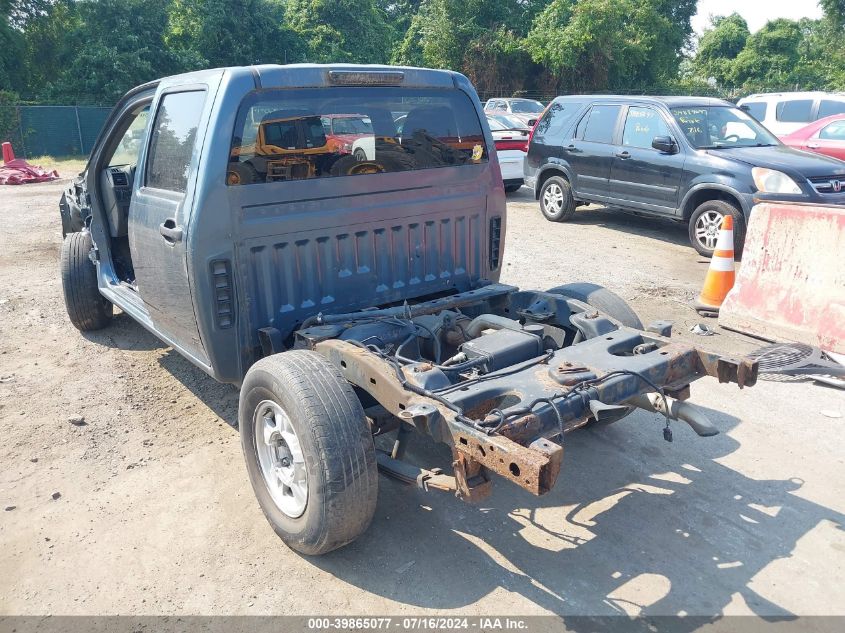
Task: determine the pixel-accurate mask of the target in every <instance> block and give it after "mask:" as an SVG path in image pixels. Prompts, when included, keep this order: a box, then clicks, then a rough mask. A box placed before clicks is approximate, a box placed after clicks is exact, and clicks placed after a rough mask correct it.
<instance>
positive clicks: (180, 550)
mask: <svg viewBox="0 0 845 633" xmlns="http://www.w3.org/2000/svg"><path fill="white" fill-rule="evenodd" d="M63 185H64V183H63V182H59V183H49V184H41V185H30V186H25V187H19V188H16V187H4V188H0V432H2V434H3V437H4V438H5V439H4V441H3V443H2V446H0V506H2V507H0V614H54V615H56V614H224V613H225V614H332V615H335V614H391V615H405V614H421V613H438V614H457V613H462V614H467V615H490V614H520V615H528V614H542V613H554V614H559V615H562V616H564V617H565V616H569V615H576V614H578V615H585V614H589V615H592V614H619V613H628V614H648V615H657V614H679V613H681V614H684V613H685V614H690V615H705V616H713V617H714V618H716V617H718V616H719V615H720V614H751V613H753V614H760V615H789V614H839V615H843V614H845V583H843V582H842V579H843V578H845V533H843V529H842V528H843V519H845V467H843V450H842V447H843V445H845V417H843V416H845V395H843V392H841V391H835V390H834V389H832V388H828V387H822V386H818V385H815V384H813V383H811V382H797V383H796V382H790V383H785V382H761V383H759V384H758V386H756V387H754V388H753V389H747V390H743V391H739V390H738V389H737V388H736V386H735V385H719V384H717V383H716V382H715V381H713V380H710V379H706V380H702V381H699V382H698V383H696V384H695V385H693V398H692V401H693V402H696V403H698V404H700V405H702V406H704V407H707V408H708V409H710V410H711V414H712V417H713V419H714V421H715V422H716V424H717V425H718V426H719V427H720V428H721V429H722V431H723V432H722V434H720V435H719V436H717V437H714V438H698V437H697V436H695V435H694V434H693V433H692V431H691V430H690V429H688V428H686V427H681V426H680V425H675V441H674V443H672V444H669V443H666V442H664V441H663V439H662V434H661V420H660V419H659V418H658V417H657V416H654V415H649V414H645V413H635V414H634V415H631V416H629V417H628V418H626V419H625V420H623V421H622V422H620V423H618V424H615V425H612V426H609V427H605V428H601V429H595V430H587V431H581V432H577V433H575V434H573V435H571V436H568V437H567V442H566V451H565V458H564V466H563V471H562V473H561V477H560V479H559V481H558V486H557V487H556V489H555V490H554V491H552V492H551V493H550V494H548V495H546V496H544V497H540V498H535V497H532V496H531V495H529V494H528V493H526V492H523V491H522V490H521V489H518V488H516V487H514V486H512V485H511V484H509V483H507V482H504V481H497V482H496V484H495V486H494V493H493V495H492V497H491V498H490V499H489V500H488V501H487V502H485V503H484V504H483V505H481V506H480V507H474V506H468V505H465V504H462V503H461V502H459V501H457V500H456V499H454V498H452V497H450V496H448V495H445V494H442V493H423V492H421V491H418V490H416V489H412V488H408V487H404V486H402V485H401V484H399V483H397V482H394V481H391V480H387V479H385V478H383V477H382V478H381V479H380V482H379V486H380V489H379V505H378V509H377V512H376V516H375V518H374V520H373V523H372V526H371V527H370V529H369V531H368V532H367V533H366V534H365V535H364V536H363V537H362V538H361V539H360V540H358V541H357V542H356V543H354V544H352V545H350V546H348V547H346V548H344V549H342V550H340V551H337V552H334V553H332V554H330V555H327V556H324V557H321V558H306V557H302V556H299V555H297V554H296V553H294V552H292V551H291V550H289V549H287V548H286V547H285V546H284V545H283V544H282V543H281V541H279V540H278V539H277V538H276V536H275V535H274V533H273V532H272V530H271V529H270V527H269V526H268V524H267V522H266V521H265V520H264V517H263V516H262V514H261V512H260V510H259V508H258V504H257V502H256V501H255V499H254V497H253V493H252V490H251V489H250V486H249V483H248V480H247V476H246V472H245V469H244V466H243V463H242V457H241V451H240V445H239V441H238V434H237V430H236V428H235V425H236V410H237V397H238V394H237V392H236V390H235V389H233V388H232V387H228V386H222V385H219V384H217V383H215V382H214V381H213V380H212V379H210V378H209V377H207V376H206V375H205V374H203V373H202V372H200V371H199V370H197V369H195V368H194V367H193V366H191V365H189V364H188V363H187V362H186V361H184V360H182V358H181V357H179V356H178V355H177V354H175V353H174V352H172V351H171V350H170V349H168V348H167V347H165V346H163V345H162V344H160V343H159V342H158V341H157V340H155V339H154V338H153V337H152V336H150V335H149V334H147V333H146V332H145V331H144V330H143V329H142V328H141V327H140V326H138V325H136V324H135V323H134V322H132V321H131V320H129V319H128V318H126V317H125V316H123V315H120V316H117V317H116V318H115V320H114V323H113V325H112V326H111V327H110V328H108V329H106V330H104V331H102V332H97V333H93V334H88V335H84V336H83V335H80V334H79V333H78V332H77V331H76V330H74V329H73V327H72V326H71V325H70V323H69V322H68V320H67V318H66V315H65V311H64V306H63V302H62V298H61V288H60V283H59V275H58V255H59V247H60V243H61V229H60V223H59V219H58V212H57V208H56V204H57V201H58V198H59V195H60V192H61V190H62V188H63ZM505 260H506V267H505V273H504V275H503V279H502V280H503V281H504V282H508V283H514V284H519V285H523V286H530V287H539V288H547V287H551V286H553V285H557V284H560V283H565V282H567V281H576V280H590V281H595V282H598V283H601V284H604V285H606V286H608V287H610V288H611V289H613V290H615V291H617V292H618V293H619V294H621V295H622V296H623V297H625V298H626V299H628V300H629V301H630V302H631V303H632V305H633V306H634V307H635V308H636V309H637V310H638V311H639V312H640V313H641V315H642V317H643V321H645V322H648V321H649V320H652V319H656V318H668V319H671V320H674V321H675V324H676V332H677V335H678V336H679V337H681V338H684V339H688V340H689V339H695V340H696V342H697V343H699V344H702V345H712V346H714V347H715V348H717V349H719V350H722V351H733V352H737V353H739V352H744V351H748V350H750V349H752V348H753V347H754V345H753V343H751V342H749V341H747V340H745V339H742V338H741V337H738V336H736V335H728V334H726V333H720V334H718V335H716V336H712V337H709V338H703V337H696V336H694V335H692V334H691V333H689V328H690V327H691V326H692V325H694V324H695V323H697V322H699V321H700V320H701V319H700V318H699V317H697V316H696V314H695V313H694V312H693V311H692V310H691V309H690V308H689V307H688V301H689V300H690V299H692V298H694V296H695V295H696V293H697V292H698V290H699V289H700V284H701V281H702V279H703V276H704V272H705V270H706V266H707V264H706V261H704V260H702V259H701V258H700V257H698V256H697V255H696V253H695V252H694V251H693V250H692V249H691V248H690V247H689V246H688V245H687V242H686V233H685V229H684V227H681V226H677V225H673V224H669V223H666V222H660V221H654V220H645V219H639V218H633V217H629V216H626V215H622V214H620V213H618V212H613V211H609V210H606V209H592V210H584V211H581V212H579V214H578V215H577V216H576V219H575V220H574V221H572V222H570V223H567V224H550V223H548V222H546V221H545V220H543V219H542V218H541V217H540V215H539V212H538V211H537V209H536V205H535V203H534V201H533V199H532V197H531V195H530V192H528V191H527V190H525V189H523V190H522V191H521V192H519V193H517V194H515V195H514V196H512V198H511V204H510V215H509V224H508V235H507V241H506V257H505ZM708 324H709V325H710V326H711V327H716V325H715V323H714V322H712V321H710V322H709V323H708ZM76 415H78V416H84V425H80V426H77V425H75V424H72V423H71V422H69V419H70V418H71V417H72V416H76ZM410 457H411V458H412V459H414V460H415V461H417V462H418V463H421V464H432V462H433V463H435V464H445V463H447V462H448V454H447V453H446V452H445V451H444V450H443V449H442V448H441V447H437V446H434V445H432V444H430V443H429V442H427V441H425V440H422V439H421V440H420V441H418V442H417V443H416V445H415V446H414V447H413V448H412V449H411V451H410ZM2 508H5V510H3V509H2ZM573 626H574V627H575V628H577V627H578V626H579V625H578V624H577V623H575V624H574V625H573Z"/></svg>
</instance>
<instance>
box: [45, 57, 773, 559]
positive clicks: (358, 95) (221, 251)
mask: <svg viewBox="0 0 845 633" xmlns="http://www.w3.org/2000/svg"><path fill="white" fill-rule="evenodd" d="M302 95H305V96H307V99H306V98H305V97H303V96H302ZM262 100H265V101H268V102H269V103H270V106H268V107H272V108H280V107H284V106H285V104H286V103H287V101H288V100H293V101H295V102H296V103H297V104H298V105H297V108H299V109H298V110H297V112H305V114H303V115H300V114H296V115H295V116H309V117H313V116H315V115H325V114H332V113H333V112H349V111H355V112H364V113H365V114H366V115H367V116H370V117H371V118H372V121H373V125H374V137H375V138H376V139H387V140H389V141H390V142H389V143H388V142H385V143H386V145H389V148H387V147H386V148H382V150H383V151H380V150H379V144H378V143H376V150H375V155H374V156H373V157H370V156H367V157H366V158H367V161H366V162H365V163H359V164H363V165H367V166H368V169H366V170H356V169H354V167H355V166H354V165H352V168H351V169H350V170H349V171H348V172H339V171H338V170H337V169H332V171H331V173H322V172H321V169H322V168H321V167H320V165H315V167H314V169H308V170H304V171H303V173H302V177H297V178H292V179H290V180H283V181H279V180H274V179H272V178H269V177H265V178H263V179H257V180H254V181H252V182H249V183H244V182H242V181H241V180H240V179H233V178H230V177H229V175H230V174H231V170H232V165H233V164H237V162H235V163H233V161H238V160H239V152H238V151H236V150H237V143H236V141H233V139H240V138H242V136H243V135H242V134H241V131H242V125H243V121H244V120H245V118H244V108H245V107H247V105H248V104H250V103H263V102H262ZM297 100H298V101H297ZM180 103H185V104H188V106H186V107H183V108H182V111H181V112H180V111H179V104H180ZM390 103H394V104H399V105H396V106H393V107H394V109H393V110H392V111H391V112H386V111H387V109H388V108H387V106H386V105H385V104H390ZM245 104H246V105H245ZM280 104H281V105H280ZM432 104H435V105H432ZM437 104H439V105H437ZM444 104H445V105H444ZM450 104H451V105H450ZM168 108H169V109H168ZM309 108H310V109H309ZM333 108H334V109H333ZM165 110H167V112H166V114H167V116H163V115H162V114H161V113H162V112H163V111H165ZM142 111H143V112H147V111H149V116H146V121H147V122H146V124H145V125H146V129H145V132H144V135H143V138H142V139H141V143H140V149H139V150H138V151H139V154H138V156H137V160H136V161H135V162H133V163H131V164H127V165H120V164H115V162H114V160H113V156H114V152H115V148H116V147H117V146H118V145H119V144H120V140H121V138H123V136H124V135H126V134H128V133H130V132H131V133H132V134H133V135H136V132H134V131H132V130H131V128H130V126H131V125H132V124H133V121H137V120H138V116H139V113H141V112H142ZM174 113H175V114H174ZM179 117H188V118H190V117H194V119H195V120H194V121H193V122H192V123H191V125H192V126H193V127H191V129H190V131H189V133H185V132H182V133H181V135H180V134H179V133H176V132H174V131H172V130H169V129H168V128H167V126H168V125H170V122H171V120H178V119H179ZM400 117H401V120H402V121H403V124H402V131H399V130H398V129H394V128H393V126H394V124H395V122H396V121H397V120H399V118H400ZM451 117H454V119H455V120H454V122H452V123H450V124H449V125H444V126H443V128H444V130H443V131H442V133H440V134H439V135H438V134H437V133H435V128H436V127H437V126H438V125H439V124H440V122H441V121H442V120H443V119H444V118H451ZM239 125H240V126H241V127H240V128H239ZM159 128H163V129H165V132H166V134H165V133H162V134H163V136H162V137H163V138H168V139H170V141H169V142H170V143H171V145H170V146H168V147H171V148H176V150H177V151H176V152H175V154H174V156H175V158H174V157H170V158H169V160H170V162H169V163H167V164H168V165H171V164H173V163H174V161H175V160H176V159H177V158H179V156H181V157H182V158H181V160H182V161H183V163H180V165H184V169H183V168H182V167H181V166H180V167H179V169H178V170H176V171H175V173H176V176H178V177H176V178H174V176H173V175H174V170H172V169H171V170H170V171H167V170H164V171H163V172H161V173H156V172H155V170H154V169H152V168H151V167H150V165H151V163H152V162H154V157H153V156H152V155H153V154H154V153H155V152H156V151H159V150H157V148H156V145H155V138H156V134H158V133H159V132H160V130H159ZM133 138H134V136H133ZM493 147H494V144H493V140H492V136H491V134H490V130H489V129H488V128H487V126H486V125H485V124H484V116H483V112H482V110H481V105H480V103H479V102H478V97H477V95H476V93H475V91H474V89H473V88H472V86H471V85H470V84H469V82H468V81H467V80H466V78H465V77H463V76H461V75H459V74H456V73H451V72H446V71H433V70H426V69H415V68H393V67H379V66H375V67H373V66H363V67H361V66H316V65H301V66H297V65H292V66H286V67H277V66H260V67H253V68H230V69H219V70H212V71H203V72H199V73H191V74H188V75H182V76H177V77H169V78H165V79H162V80H160V81H157V82H152V83H151V84H147V85H145V86H141V87H139V88H136V89H134V90H133V91H130V93H128V94H127V95H126V96H125V97H124V99H123V100H122V101H121V102H120V103H118V105H117V106H116V107H115V110H114V111H113V113H112V114H111V116H110V117H109V119H108V121H107V122H106V124H105V126H104V129H103V132H102V133H101V136H100V138H99V139H98V141H97V143H96V146H95V148H94V150H93V151H92V154H91V157H90V159H89V163H88V167H87V169H86V171H85V172H84V173H83V174H82V175H81V176H80V178H79V179H78V180H77V181H75V182H74V183H73V185H72V186H71V187H70V188H69V189H68V191H67V192H66V193H65V195H64V197H63V199H62V203H61V212H62V226H63V230H64V233H65V234H66V239H65V242H64V244H63V248H62V281H63V288H64V292H65V303H66V306H67V309H68V314H69V316H70V319H71V321H72V322H73V324H74V325H75V326H76V327H77V328H78V329H80V330H96V329H99V328H102V327H105V326H106V325H107V324H108V322H109V320H110V318H111V315H112V305H117V306H119V307H120V308H121V309H122V310H123V311H124V312H125V313H126V314H127V315H129V316H130V317H131V318H133V319H135V320H136V321H137V322H139V323H140V324H141V325H142V326H144V327H145V328H147V329H148V330H150V331H151V332H152V333H153V334H155V335H156V336H158V337H159V338H161V339H162V340H163V341H165V342H166V343H168V344H169V345H172V346H173V347H174V348H175V349H176V350H177V351H179V352H180V353H182V354H183V355H184V356H185V357H186V358H188V359H189V360H190V361H191V362H193V363H194V364H195V365H196V366H197V367H199V368H201V369H202V370H204V371H206V372H207V373H209V374H210V375H211V376H213V377H214V378H215V379H217V380H219V381H221V382H228V383H233V384H236V385H239V386H240V389H241V395H240V404H239V413H238V424H239V426H240V433H241V440H242V446H243V450H244V457H245V461H246V465H247V471H248V473H249V476H250V480H251V482H252V485H253V489H254V491H255V493H256V496H257V498H258V500H259V503H260V505H261V507H262V510H263V511H264V514H265V516H267V518H268V520H269V522H270V524H271V525H272V526H273V528H274V529H275V530H276V532H277V533H278V534H279V535H280V536H281V537H282V538H283V539H284V540H285V542H286V543H288V544H289V545H290V546H291V547H293V548H295V549H297V550H298V551H301V552H305V553H310V554H320V553H324V552H327V551H330V550H332V549H334V548H337V547H340V546H341V545H343V544H345V543H348V542H350V541H351V540H353V539H355V538H356V537H357V536H358V535H360V534H361V533H362V532H363V531H364V530H365V529H366V527H367V525H368V524H369V521H370V519H371V517H372V515H373V512H374V509H375V503H376V497H377V480H378V477H377V468H378V469H380V470H381V471H382V472H383V473H385V474H388V475H390V476H392V477H396V478H399V479H401V480H403V481H406V482H409V483H416V484H417V485H419V486H420V487H421V488H423V489H426V490H429V489H435V490H448V491H452V492H454V493H455V494H456V495H457V496H458V497H460V498H461V499H464V500H466V501H478V500H480V499H482V498H484V497H485V496H486V495H487V494H489V492H490V486H491V479H490V475H491V473H495V474H497V475H500V476H501V477H504V478H506V479H508V480H510V481H512V482H513V483H515V484H517V485H519V486H521V487H522V488H524V489H526V490H528V491H530V492H532V493H533V494H537V495H540V494H543V493H545V492H548V491H549V490H550V489H551V488H552V487H553V486H554V485H555V481H556V479H557V476H558V473H559V471H560V467H561V460H562V456H563V437H564V434H565V433H567V432H569V431H572V430H574V429H576V428H579V427H581V426H584V425H585V424H589V423H610V422H614V421H616V420H619V419H621V418H622V417H624V416H626V415H628V414H629V413H631V412H632V411H633V410H634V409H635V408H641V409H646V410H649V411H657V412H659V413H662V414H663V415H664V416H665V419H666V424H665V426H664V430H663V434H664V437H665V438H666V439H669V440H671V429H670V427H669V422H670V421H671V420H673V419H676V420H683V421H685V422H687V423H688V424H690V426H691V427H692V428H693V429H694V430H695V431H696V432H697V433H698V434H699V435H713V434H715V433H716V432H717V431H716V429H715V428H714V427H713V426H712V424H710V423H709V422H708V421H707V419H706V417H705V416H704V415H703V413H702V411H701V410H700V409H698V408H696V407H694V406H693V405H691V404H689V403H687V402H684V401H685V400H686V399H687V398H688V396H689V385H690V383H691V382H692V381H694V380H696V379H698V378H700V377H702V376H708V375H709V376H714V377H716V378H717V379H718V380H719V381H720V382H735V383H737V384H738V385H739V386H740V387H743V386H747V385H753V384H754V382H755V379H756V374H757V366H756V364H755V363H754V362H753V361H749V360H746V359H732V358H724V357H720V356H718V355H714V354H711V353H708V352H706V351H703V350H700V349H697V348H695V347H693V346H690V345H686V344H682V343H677V342H673V341H672V340H671V338H670V335H671V324H669V323H667V322H656V323H653V324H651V325H649V326H648V327H643V325H642V323H641V322H640V320H639V319H638V317H637V316H636V314H635V313H634V312H633V311H632V310H631V309H630V308H629V307H628V306H627V305H626V304H625V302H624V301H622V300H621V299H620V298H619V297H617V296H616V295H614V294H613V293H612V292H610V291H608V290H607V289H604V288H601V287H600V286H596V285H594V284H586V283H574V284H567V285H564V286H559V287H556V288H553V289H550V290H548V291H537V290H519V289H518V288H515V287H513V286H507V285H503V284H500V283H498V280H499V275H500V272H501V266H502V261H503V244H504V232H505V206H506V205H505V196H504V186H503V183H502V179H501V172H500V170H499V166H498V164H497V162H496V154H495V151H489V152H487V151H486V150H485V148H493ZM388 150H389V151H388ZM180 152H181V153H180ZM292 153H295V152H292ZM382 157H384V160H383V161H382ZM415 157H416V158H415ZM397 158H398V159H401V160H397ZM301 160H303V161H307V160H308V155H307V153H303V154H302V156H301ZM414 160H423V161H424V162H421V163H418V164H415V163H414ZM227 161H228V162H227ZM380 161H381V162H380ZM351 164H352V163H350V165H351ZM369 167H372V169H370V168H369ZM160 181H161V182H160ZM162 182H163V184H162ZM174 183H175V184H174ZM410 431H417V432H419V433H422V434H427V435H430V436H431V437H433V438H434V439H435V440H436V441H438V442H442V443H445V444H447V445H448V446H449V447H451V450H452V455H453V460H452V466H453V472H452V473H444V472H441V471H439V470H437V469H435V468H431V467H420V466H417V465H413V464H410V463H408V462H407V461H406V460H405V459H403V458H404V456H405V455H404V453H405V447H406V446H407V442H408V438H409V437H411V435H412V434H411V433H410ZM393 432H395V433H396V436H395V439H394V440H393V442H392V448H389V449H385V450H376V443H375V442H374V438H376V439H377V438H378V437H379V436H385V435H386V434H388V433H393ZM379 444H381V442H380V441H379Z"/></svg>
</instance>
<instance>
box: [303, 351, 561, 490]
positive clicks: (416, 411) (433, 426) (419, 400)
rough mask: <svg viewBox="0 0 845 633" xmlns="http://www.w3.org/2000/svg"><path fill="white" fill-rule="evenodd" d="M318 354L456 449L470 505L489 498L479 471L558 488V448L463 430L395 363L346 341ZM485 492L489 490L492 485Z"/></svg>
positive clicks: (389, 407) (460, 479) (528, 484)
mask: <svg viewBox="0 0 845 633" xmlns="http://www.w3.org/2000/svg"><path fill="white" fill-rule="evenodd" d="M315 350H316V351H317V352H319V353H320V354H323V355H324V356H325V357H326V358H328V359H329V360H330V361H332V363H333V364H334V365H335V366H337V367H339V368H340V371H341V373H342V374H343V376H344V378H345V379H346V380H347V381H349V382H350V383H351V384H353V385H355V386H356V387H358V388H360V389H363V390H364V391H366V392H367V393H369V394H370V395H371V396H373V397H374V398H375V399H376V400H377V401H378V402H379V403H380V404H381V405H382V406H383V407H384V408H385V409H387V410H388V411H390V412H392V413H393V414H394V415H396V416H397V417H399V418H400V419H402V420H403V421H405V422H408V423H409V424H412V425H413V426H414V427H416V428H417V430H419V431H421V432H424V433H428V434H429V435H431V436H432V437H434V439H436V440H438V441H441V442H444V443H446V444H449V445H450V446H451V447H452V449H453V451H454V455H455V459H454V463H453V466H454V467H455V477H456V483H457V494H458V496H460V497H462V498H464V499H466V500H471V501H474V500H479V499H480V498H483V497H484V496H486V492H484V493H479V491H478V490H474V488H475V484H476V482H475V481H474V479H475V478H476V477H477V476H479V474H480V473H481V472H482V471H480V470H479V466H483V467H484V468H487V469H489V470H491V471H493V472H495V473H496V474H498V475H500V476H502V477H504V478H505V479H509V480H510V481H512V482H514V483H515V484H517V485H518V486H521V487H522V488H525V489H526V490H528V491H529V492H531V493H533V494H536V495H541V494H544V493H546V492H548V491H549V490H551V489H552V487H554V484H555V481H556V480H557V476H558V473H559V472H560V466H561V462H562V459H563V447H561V446H560V445H559V444H555V443H554V442H551V441H549V440H546V439H538V440H536V441H535V442H533V443H532V444H531V445H529V446H527V447H526V446H523V445H521V444H518V443H516V442H514V441H513V440H510V439H508V438H506V437H504V436H501V435H487V434H486V433H484V432H483V431H480V430H478V429H476V428H473V427H471V426H468V425H466V424H463V423H461V422H459V421H458V420H457V419H456V414H455V412H454V411H452V410H451V409H449V408H448V407H446V406H445V405H443V404H442V403H440V402H437V401H436V400H433V399H430V398H426V397H425V396H421V395H418V394H415V393H413V392H411V391H408V390H406V389H405V388H404V387H403V386H402V384H401V383H400V382H399V380H398V379H397V377H396V372H395V368H394V367H393V366H392V365H391V364H390V363H388V362H387V361H385V360H384V359H382V358H379V357H378V356H377V355H376V354H373V353H372V352H369V351H367V350H366V349H363V348H361V347H358V346H357V345H354V344H352V343H349V342H347V341H341V340H337V339H330V340H326V341H321V342H319V343H317V344H316V345H315ZM485 488H486V489H487V490H489V485H488V486H485Z"/></svg>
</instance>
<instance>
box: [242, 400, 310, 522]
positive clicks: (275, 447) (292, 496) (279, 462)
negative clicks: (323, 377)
mask: <svg viewBox="0 0 845 633" xmlns="http://www.w3.org/2000/svg"><path fill="white" fill-rule="evenodd" d="M253 427H254V428H255V451H256V453H257V454H258V466H259V468H260V469H261V475H262V477H263V478H264V484H265V485H266V486H267V491H268V492H269V493H270V496H271V497H272V499H273V502H274V503H275V504H276V506H277V507H278V508H279V510H281V511H282V512H283V513H284V514H286V515H287V516H289V517H291V518H292V519H295V518H297V517H300V516H302V513H303V512H305V506H306V505H307V504H308V473H307V472H306V470H305V458H304V457H303V455H302V446H301V444H300V443H299V437H298V436H297V434H296V430H294V428H293V424H291V421H290V417H288V414H287V413H285V411H284V409H282V407H280V406H279V405H278V404H276V403H275V402H273V401H272V400H263V401H262V402H261V403H260V404H259V405H258V407H256V409H255V418H254V420H253Z"/></svg>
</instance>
